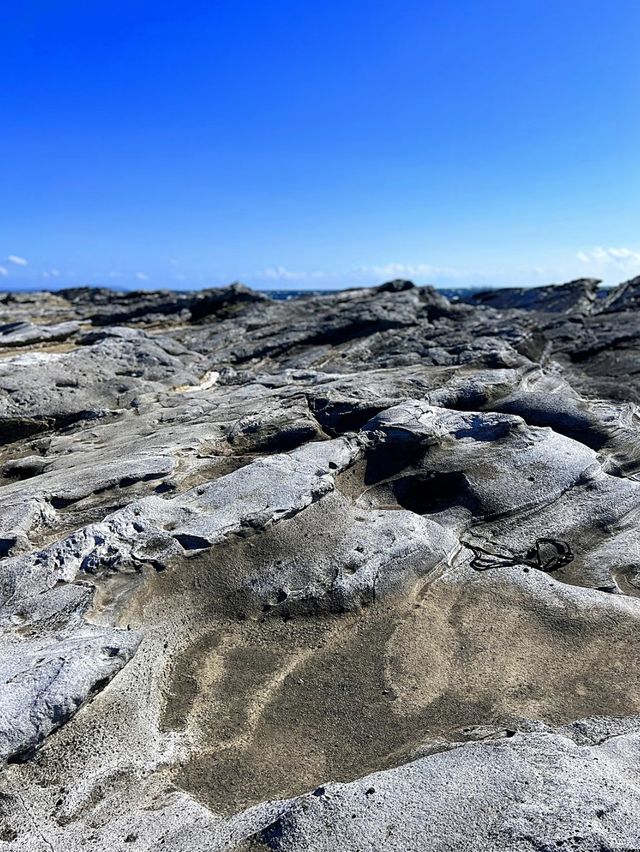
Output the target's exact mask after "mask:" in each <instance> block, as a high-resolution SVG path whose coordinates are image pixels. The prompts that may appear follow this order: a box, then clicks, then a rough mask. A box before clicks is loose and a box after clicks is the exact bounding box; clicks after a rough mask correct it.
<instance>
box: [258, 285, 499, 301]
mask: <svg viewBox="0 0 640 852" xmlns="http://www.w3.org/2000/svg"><path fill="white" fill-rule="evenodd" d="M491 289H492V288H491V287H434V290H437V291H438V292H439V293H442V295H443V296H446V297H447V299H449V300H450V301H452V302H455V301H458V300H459V299H464V298H465V297H466V296H470V295H471V294H472V293H480V292H483V291H484V292H486V291H487V290H491ZM496 289H497V288H496ZM341 292H343V291H342V290H258V293H264V295H265V296H269V297H270V298H272V299H275V300H276V301H277V302H282V301H286V300H287V299H300V298H301V297H302V296H323V295H324V296H326V295H328V294H329V293H341Z"/></svg>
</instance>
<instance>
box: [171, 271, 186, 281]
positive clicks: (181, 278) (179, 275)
mask: <svg viewBox="0 0 640 852" xmlns="http://www.w3.org/2000/svg"><path fill="white" fill-rule="evenodd" d="M173 277H174V279H175V280H176V281H186V280H187V276H186V275H183V274H182V272H176V273H174V276H173Z"/></svg>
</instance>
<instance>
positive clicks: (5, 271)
mask: <svg viewBox="0 0 640 852" xmlns="http://www.w3.org/2000/svg"><path fill="white" fill-rule="evenodd" d="M8 274H9V270H8V269H7V267H6V266H0V276H2V275H8Z"/></svg>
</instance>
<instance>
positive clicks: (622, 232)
mask: <svg viewBox="0 0 640 852" xmlns="http://www.w3.org/2000/svg"><path fill="white" fill-rule="evenodd" d="M639 44H640V2H638V0H339V2H336V0H322V2H321V0H180V2H178V1H177V0H103V2H92V0H2V2H1V3H0V110H1V112H0V116H1V125H0V178H1V183H0V185H1V187H2V204H1V206H0V287H3V288H5V289H6V288H12V287H19V286H34V285H36V286H42V287H51V286H55V285H58V286H60V285H78V284H85V283H91V284H102V285H109V286H133V285H137V286H144V287H160V286H165V287H166V286H170V287H201V286H207V285H217V284H220V283H227V282H229V281H231V280H234V279H239V280H243V281H245V282H246V283H248V284H251V285H253V286H258V287H269V286H272V287H278V288H285V287H295V288H297V287H314V288H315V287H335V286H355V285H356V284H358V283H363V284H364V283H377V282H379V281H381V280H386V279H389V278H391V277H410V278H413V279H414V280H416V281H418V282H420V283H428V282H432V283H437V284H441V285H444V286H450V285H461V286H469V285H476V284H481V285H486V284H490V283H495V284H499V285H503V284H509V283H515V284H522V283H540V282H546V281H553V280H563V279H564V280H566V279H567V278H570V277H577V276H580V275H594V276H598V277H605V279H606V280H607V283H613V282H615V281H619V280H622V279H624V278H629V277H631V276H632V275H635V274H639V273H640V154H639V151H640V141H639V140H640V49H639V48H638V45H639Z"/></svg>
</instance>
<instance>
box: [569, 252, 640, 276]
mask: <svg viewBox="0 0 640 852" xmlns="http://www.w3.org/2000/svg"><path fill="white" fill-rule="evenodd" d="M577 258H578V260H579V261H581V262H582V263H588V264H591V265H592V266H593V265H596V266H598V267H606V266H610V267H615V268H616V269H619V270H624V271H628V270H630V269H636V268H637V267H640V251H636V250H635V249H630V248H624V247H622V246H621V247H618V248H603V247H602V246H596V247H595V248H593V249H590V250H589V251H579V252H578V253H577Z"/></svg>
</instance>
